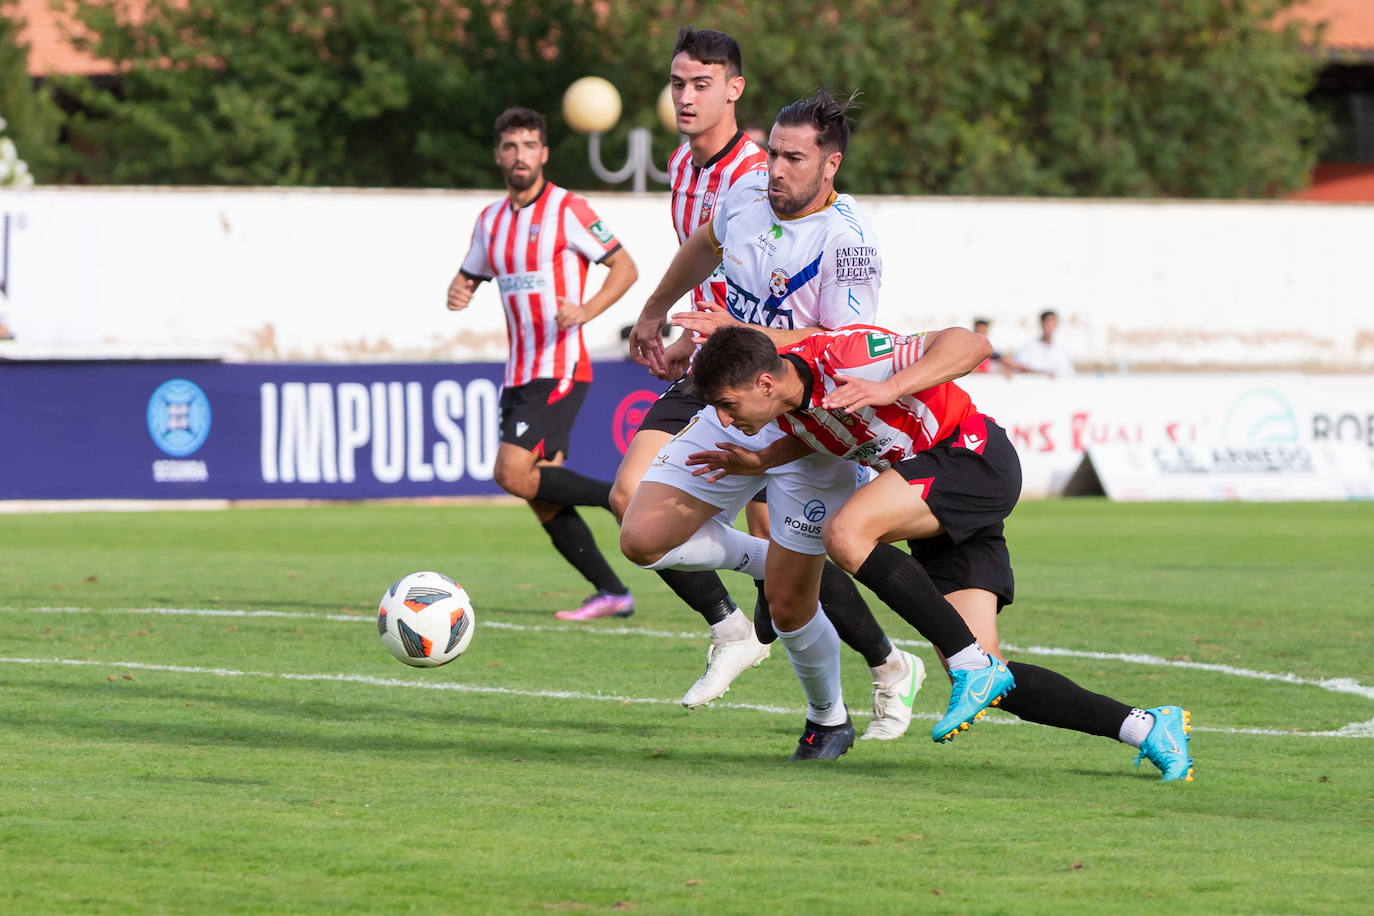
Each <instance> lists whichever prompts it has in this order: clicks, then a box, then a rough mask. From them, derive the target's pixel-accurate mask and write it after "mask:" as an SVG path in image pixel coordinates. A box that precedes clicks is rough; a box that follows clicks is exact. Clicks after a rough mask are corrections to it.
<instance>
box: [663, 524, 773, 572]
mask: <svg viewBox="0 0 1374 916" xmlns="http://www.w3.org/2000/svg"><path fill="white" fill-rule="evenodd" d="M767 555H768V542H767V541H766V540H764V539H763V538H756V537H754V536H753V535H752V534H748V533H747V532H744V531H739V530H737V529H735V528H732V527H730V526H729V525H726V524H725V523H724V522H722V521H721V520H720V518H719V516H715V517H712V518H710V519H707V521H706V524H704V525H702V526H701V527H700V528H698V529H697V530H696V531H695V532H694V533H693V534H692V536H691V537H689V538H688V539H687V540H685V541H683V542H682V543H681V544H679V545H678V546H676V547H674V548H673V549H672V550H670V551H668V552H667V553H665V554H664V555H663V556H662V557H660V558H659V560H658V562H656V563H651V564H649V565H648V566H645V567H643V568H644V569H682V570H687V571H688V572H696V571H703V570H713V569H733V570H735V571H736V572H742V573H744V574H745V575H747V576H750V577H751V578H754V579H762V578H763V568H764V561H765V557H767Z"/></svg>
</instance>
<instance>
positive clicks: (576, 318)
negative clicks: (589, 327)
mask: <svg viewBox="0 0 1374 916" xmlns="http://www.w3.org/2000/svg"><path fill="white" fill-rule="evenodd" d="M554 321H556V322H558V327H559V329H560V330H564V331H566V330H567V329H568V328H575V327H577V326H578V325H581V324H586V323H587V313H586V312H584V311H583V310H582V306H580V305H578V304H577V303H576V302H570V301H569V300H567V299H560V300H559V303H558V314H557V315H555V316H554Z"/></svg>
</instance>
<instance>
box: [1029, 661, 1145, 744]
mask: <svg viewBox="0 0 1374 916" xmlns="http://www.w3.org/2000/svg"><path fill="white" fill-rule="evenodd" d="M1007 667H1008V668H1010V669H1011V674H1012V677H1014V678H1016V689H1014V690H1013V691H1012V692H1011V693H1009V694H1007V696H1006V698H1005V699H1003V700H1002V708H1003V709H1005V710H1006V711H1007V712H1009V713H1011V714H1012V715H1014V716H1016V717H1017V718H1020V719H1025V720H1026V721H1027V722H1039V723H1040V724H1041V725H1053V726H1054V727H1055V728H1068V729H1072V730H1073V731H1076V732H1084V733H1086V734H1089V735H1101V736H1102V737H1104V738H1112V739H1117V738H1120V736H1121V723H1122V722H1125V721H1126V716H1128V715H1130V712H1131V707H1129V706H1127V705H1126V704H1125V703H1119V702H1117V701H1116V700H1113V699H1112V698H1111V697H1105V696H1103V695H1102V694H1100V693H1092V692H1091V691H1088V690H1084V689H1083V688H1082V687H1079V686H1078V685H1077V684H1075V683H1074V682H1073V681H1071V680H1069V679H1068V678H1066V677H1064V675H1062V674H1059V673H1058V672H1055V671H1051V670H1049V669H1048V668H1040V667H1037V666H1036V665H1026V664H1023V663H1021V662H1007Z"/></svg>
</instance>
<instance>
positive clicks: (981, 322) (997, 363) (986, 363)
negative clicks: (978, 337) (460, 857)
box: [973, 318, 1006, 372]
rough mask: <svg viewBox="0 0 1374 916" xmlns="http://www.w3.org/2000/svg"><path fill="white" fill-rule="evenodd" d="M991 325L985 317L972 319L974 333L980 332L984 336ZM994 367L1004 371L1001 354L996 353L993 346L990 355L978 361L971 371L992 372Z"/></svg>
mask: <svg viewBox="0 0 1374 916" xmlns="http://www.w3.org/2000/svg"><path fill="white" fill-rule="evenodd" d="M991 326H992V322H991V321H989V320H988V319H986V318H975V319H973V333H975V334H982V335H983V336H984V337H987V336H988V328H989V327H991ZM994 369H1001V370H1003V371H1006V370H1005V367H1004V366H1003V365H1002V354H1001V353H998V352H997V350H996V348H993V351H992V355H991V356H989V357H988V358H987V359H985V360H983V361H982V362H981V363H979V364H978V368H977V369H974V370H973V371H974V372H992V371H993V370H994Z"/></svg>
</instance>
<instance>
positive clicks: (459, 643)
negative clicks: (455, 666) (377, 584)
mask: <svg viewBox="0 0 1374 916" xmlns="http://www.w3.org/2000/svg"><path fill="white" fill-rule="evenodd" d="M476 625H477V618H476V616H475V615H474V614H473V611H472V602H471V601H470V600H468V593H467V592H465V591H463V587H462V586H461V585H459V584H458V583H457V582H454V581H453V580H452V579H450V578H449V577H448V576H446V575H444V574H443V573H437V572H417V573H411V574H410V575H408V576H405V577H403V578H400V579H397V580H396V581H395V582H394V583H392V586H391V588H389V589H387V590H386V594H384V595H382V604H381V607H380V608H379V609H378V610H377V634H378V635H379V636H381V637H382V645H384V646H386V647H387V650H388V651H390V652H391V654H392V655H394V656H396V658H398V659H399V660H401V661H402V662H405V663H406V664H407V665H413V666H415V667H416V668H437V667H439V666H440V665H447V664H448V663H449V662H451V661H453V660H454V659H455V658H457V657H458V656H460V655H462V654H463V651H464V650H465V649H467V647H468V643H470V642H472V631H473V630H474V629H475V628H476Z"/></svg>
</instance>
